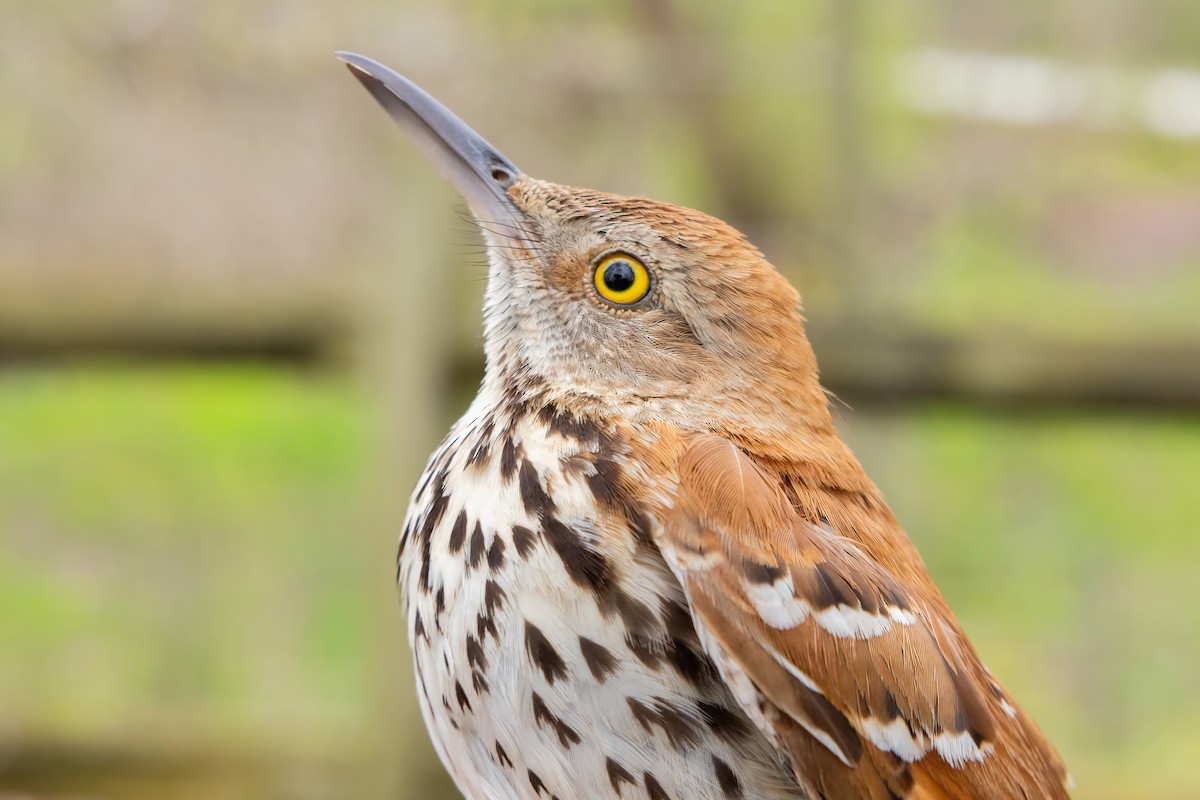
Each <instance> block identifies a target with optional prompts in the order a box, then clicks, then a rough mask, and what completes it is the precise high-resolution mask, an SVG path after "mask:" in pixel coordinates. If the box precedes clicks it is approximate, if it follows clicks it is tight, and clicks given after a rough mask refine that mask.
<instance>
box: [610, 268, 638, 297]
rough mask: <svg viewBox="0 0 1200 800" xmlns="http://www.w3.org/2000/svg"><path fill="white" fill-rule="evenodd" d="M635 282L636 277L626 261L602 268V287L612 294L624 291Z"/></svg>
mask: <svg viewBox="0 0 1200 800" xmlns="http://www.w3.org/2000/svg"><path fill="white" fill-rule="evenodd" d="M635 280H637V275H635V274H634V272H633V266H632V265H631V264H630V263H629V262H628V261H614V262H613V263H611V264H609V265H608V266H607V267H605V268H604V285H605V286H607V287H608V288H609V289H612V290H613V291H614V292H623V291H625V290H626V289H628V288H629V287H630V286H633V282H634V281H635Z"/></svg>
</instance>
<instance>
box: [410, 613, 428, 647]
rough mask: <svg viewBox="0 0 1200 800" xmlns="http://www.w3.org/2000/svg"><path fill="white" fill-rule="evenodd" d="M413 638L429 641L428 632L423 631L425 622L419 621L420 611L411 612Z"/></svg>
mask: <svg viewBox="0 0 1200 800" xmlns="http://www.w3.org/2000/svg"><path fill="white" fill-rule="evenodd" d="M413 638H414V639H424V640H425V641H429V632H428V631H426V630H425V620H423V619H421V612H420V611H414V612H413Z"/></svg>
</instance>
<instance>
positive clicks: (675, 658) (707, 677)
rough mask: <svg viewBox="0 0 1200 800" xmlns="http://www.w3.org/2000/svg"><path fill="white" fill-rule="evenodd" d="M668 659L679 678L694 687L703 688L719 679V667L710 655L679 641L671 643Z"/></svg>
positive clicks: (674, 640) (675, 640)
mask: <svg viewBox="0 0 1200 800" xmlns="http://www.w3.org/2000/svg"><path fill="white" fill-rule="evenodd" d="M667 658H668V659H669V660H670V662H671V666H673V667H675V671H676V672H678V673H679V676H680V677H681V678H683V679H684V680H685V681H687V682H688V683H690V684H691V685H692V686H695V687H702V686H705V685H707V684H708V683H710V682H711V681H714V680H715V679H716V678H717V666H716V664H714V663H713V662H712V659H711V658H709V657H708V654H707V653H705V652H702V651H701V650H699V649H697V648H696V647H693V646H691V645H690V644H688V643H686V642H682V641H680V640H679V639H673V640H672V641H671V646H670V647H669V648H668V649H667Z"/></svg>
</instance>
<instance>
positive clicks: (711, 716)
mask: <svg viewBox="0 0 1200 800" xmlns="http://www.w3.org/2000/svg"><path fill="white" fill-rule="evenodd" d="M697 707H698V708H699V709H700V716H701V717H703V718H704V721H705V722H707V723H708V727H709V729H710V730H711V731H712V732H713V733H715V734H717V736H719V737H720V738H722V739H724V740H725V741H727V742H736V741H738V740H741V739H745V738H746V737H747V736H749V735H750V732H751V728H750V723H749V721H748V720H747V719H746V717H745V716H744V715H743V714H742V713H741V712H739V711H734V710H732V709H730V708H727V707H725V706H723V705H720V704H719V703H712V702H709V701H707V700H701V701H700V702H699V703H698V704H697Z"/></svg>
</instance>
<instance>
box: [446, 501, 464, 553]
mask: <svg viewBox="0 0 1200 800" xmlns="http://www.w3.org/2000/svg"><path fill="white" fill-rule="evenodd" d="M466 539H467V510H466V509H465V508H464V509H463V510H462V511H460V512H458V516H457V517H455V518H454V525H453V526H451V528H450V540H449V541H448V542H447V543H446V547H447V548H448V549H449V550H450V554H451V555H454V554H455V553H457V552H458V551H459V550H462V548H463V542H465V541H466Z"/></svg>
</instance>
